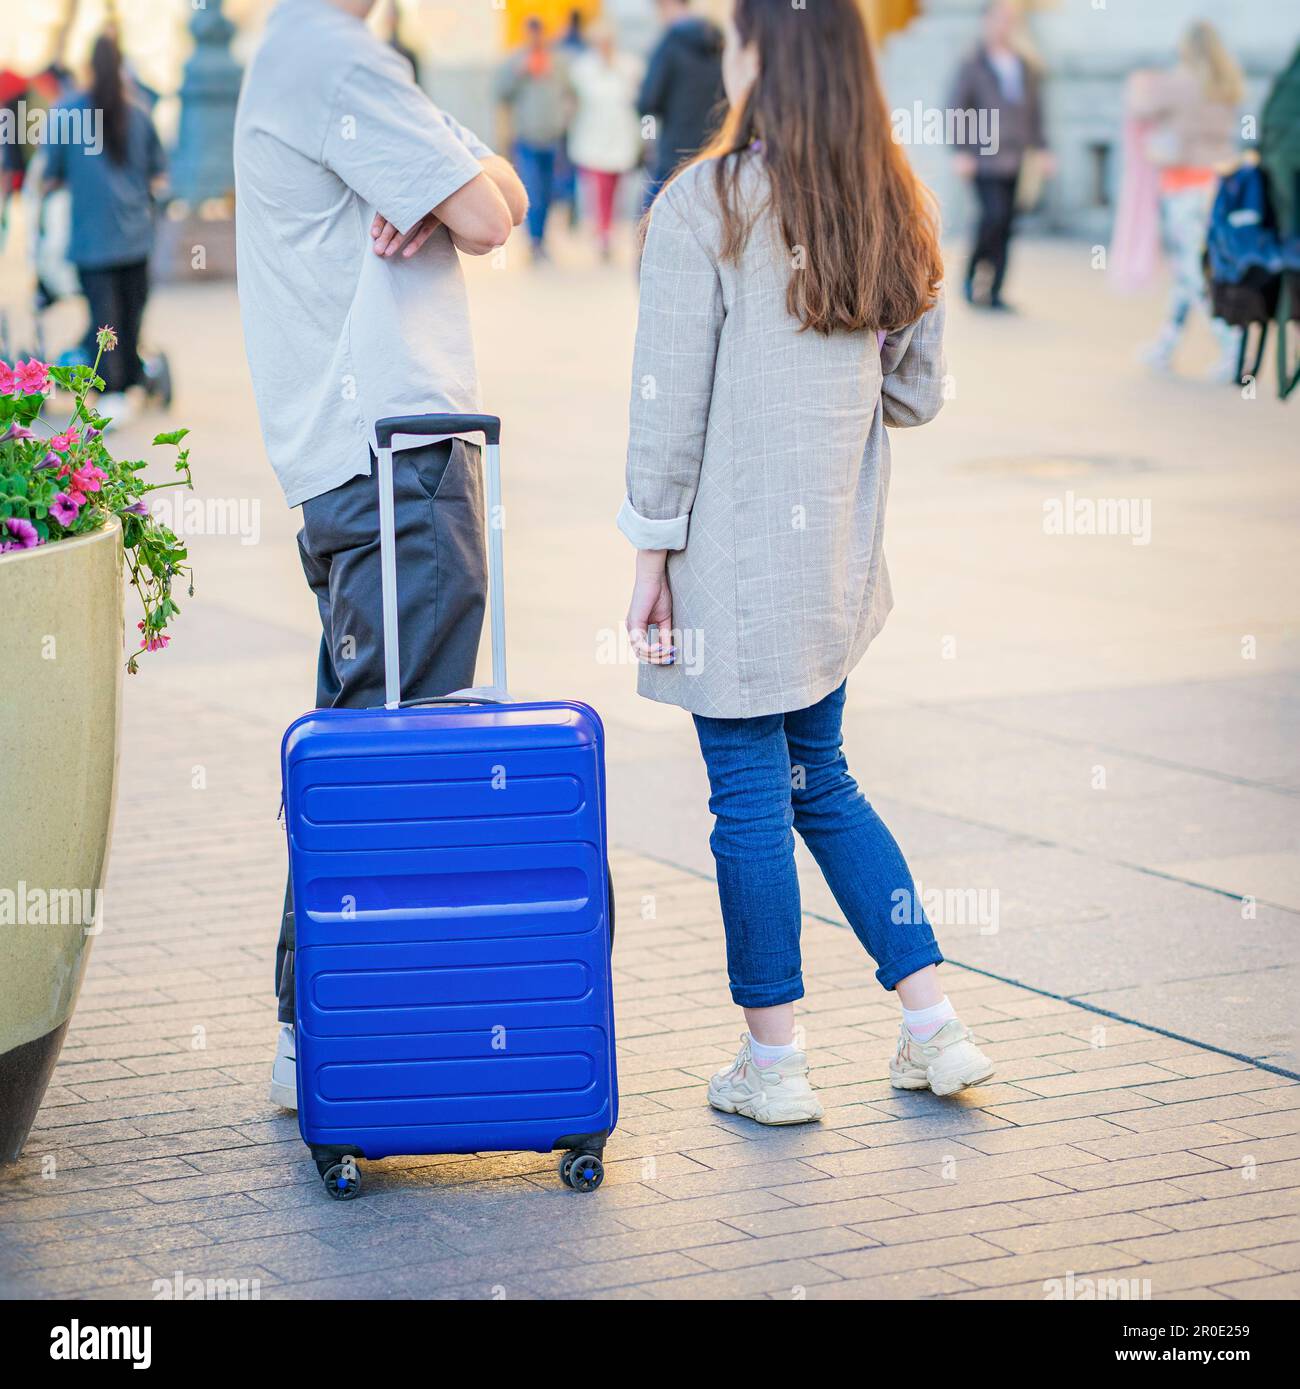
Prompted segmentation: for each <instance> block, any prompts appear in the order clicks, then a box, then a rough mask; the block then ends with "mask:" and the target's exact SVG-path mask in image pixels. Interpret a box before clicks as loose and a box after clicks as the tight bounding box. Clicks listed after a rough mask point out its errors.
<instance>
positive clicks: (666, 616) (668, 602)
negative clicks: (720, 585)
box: [626, 550, 677, 666]
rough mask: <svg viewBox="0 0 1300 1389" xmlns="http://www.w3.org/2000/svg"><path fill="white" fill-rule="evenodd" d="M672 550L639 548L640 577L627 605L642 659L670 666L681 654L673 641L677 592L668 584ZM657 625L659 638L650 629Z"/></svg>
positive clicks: (630, 632)
mask: <svg viewBox="0 0 1300 1389" xmlns="http://www.w3.org/2000/svg"><path fill="white" fill-rule="evenodd" d="M667 561H668V552H667V551H666V550H638V551H637V553H636V581H635V583H633V585H632V601H631V602H630V603H629V604H628V608H627V618H626V623H627V635H628V639H629V640H630V641H631V643H632V651H633V653H634V654H635V656H636V658H637V660H638V661H641V662H643V663H645V664H648V665H653V666H670V665H672V663H673V659H674V657H675V656H676V655H677V648H676V647H675V646H674V645H673V644H672V628H673V595H672V593H671V592H670V590H669V588H668V571H667ZM651 627H657V628H658V629H659V630H658V633H657V635H656V637H655V640H654V641H653V642H652V641H651V640H650V632H649V629H650V628H651Z"/></svg>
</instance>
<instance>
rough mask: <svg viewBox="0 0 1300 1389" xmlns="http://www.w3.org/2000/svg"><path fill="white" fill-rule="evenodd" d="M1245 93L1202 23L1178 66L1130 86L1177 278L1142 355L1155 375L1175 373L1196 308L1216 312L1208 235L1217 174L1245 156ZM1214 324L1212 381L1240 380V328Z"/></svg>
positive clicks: (1185, 42) (1138, 77)
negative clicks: (1208, 282)
mask: <svg viewBox="0 0 1300 1389" xmlns="http://www.w3.org/2000/svg"><path fill="white" fill-rule="evenodd" d="M1242 94H1243V84H1242V78H1241V69H1240V68H1239V67H1238V66H1237V63H1236V61H1235V59H1234V58H1233V57H1232V55H1231V54H1230V53H1229V52H1228V50H1227V49H1226V48H1225V47H1224V44H1223V40H1222V39H1221V38H1220V37H1219V35H1218V33H1217V31H1216V30H1215V29H1214V26H1213V25H1211V24H1208V23H1206V22H1205V21H1203V20H1202V21H1198V22H1197V23H1195V24H1193V25H1191V26H1190V27H1189V28H1188V30H1187V31H1186V33H1185V34H1184V35H1183V39H1182V43H1181V45H1180V50H1179V58H1178V62H1177V63H1176V64H1175V65H1174V66H1173V67H1171V68H1168V69H1166V70H1165V71H1162V72H1143V73H1139V74H1135V75H1134V78H1133V80H1132V82H1131V83H1130V87H1129V93H1128V97H1129V109H1130V111H1131V113H1132V114H1133V115H1134V116H1135V117H1136V118H1137V119H1138V120H1140V121H1143V122H1145V123H1146V138H1145V142H1144V149H1145V153H1146V157H1147V159H1148V160H1150V162H1151V163H1152V164H1153V165H1155V166H1156V167H1157V168H1158V169H1159V171H1160V222H1161V228H1162V230H1163V232H1164V239H1165V245H1166V248H1167V255H1168V260H1169V270H1170V274H1171V275H1172V277H1173V283H1172V286H1171V288H1170V293H1169V304H1168V308H1167V310H1166V313H1165V321H1164V325H1163V327H1162V328H1161V330H1160V333H1159V335H1158V336H1157V337H1156V339H1155V341H1154V342H1153V343H1151V345H1150V346H1149V347H1147V348H1146V349H1145V351H1144V352H1143V354H1142V356H1143V360H1144V361H1145V362H1146V363H1147V365H1148V366H1150V367H1152V368H1153V369H1154V370H1156V371H1168V370H1169V368H1170V365H1171V362H1172V359H1173V355H1174V351H1175V349H1176V348H1177V346H1178V342H1179V339H1180V338H1181V336H1182V332H1183V329H1184V327H1185V326H1186V324H1187V319H1188V316H1189V314H1190V313H1191V311H1192V308H1193V307H1194V306H1196V305H1198V304H1199V305H1200V306H1201V307H1202V308H1204V309H1205V311H1206V314H1207V315H1208V314H1209V307H1208V301H1207V299H1206V293H1205V274H1204V270H1203V268H1202V263H1201V262H1202V256H1203V254H1204V251H1205V231H1206V225H1207V223H1208V220H1209V215H1210V206H1211V204H1212V203H1213V201H1214V190H1215V186H1216V179H1217V176H1218V174H1219V173H1221V172H1223V171H1224V170H1225V169H1226V168H1227V167H1228V166H1229V165H1231V164H1232V163H1234V162H1235V161H1236V159H1237V156H1238V146H1239V140H1238V134H1239V127H1238V124H1237V110H1238V107H1239V106H1240V104H1241V99H1242ZM1210 327H1211V329H1212V330H1213V333H1214V337H1215V341H1216V342H1217V344H1218V348H1219V358H1218V361H1217V362H1216V363H1215V365H1214V367H1213V368H1212V369H1211V371H1210V378H1211V379H1212V380H1215V381H1231V380H1235V379H1236V374H1237V356H1238V349H1239V347H1240V339H1239V336H1238V335H1239V330H1238V329H1236V328H1232V327H1230V326H1229V325H1228V324H1227V323H1224V322H1223V320H1222V319H1217V318H1211V319H1210Z"/></svg>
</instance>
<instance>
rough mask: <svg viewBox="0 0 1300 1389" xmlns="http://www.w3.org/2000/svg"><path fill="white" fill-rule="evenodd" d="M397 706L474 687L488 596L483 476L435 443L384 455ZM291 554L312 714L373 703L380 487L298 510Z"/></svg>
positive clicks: (462, 453) (348, 491) (289, 897)
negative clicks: (304, 620) (316, 650)
mask: <svg viewBox="0 0 1300 1389" xmlns="http://www.w3.org/2000/svg"><path fill="white" fill-rule="evenodd" d="M393 509H394V522H395V530H396V535H397V613H398V633H399V637H400V641H399V648H400V652H401V667H402V698H403V699H428V698H432V697H434V696H437V695H445V694H450V693H451V691H452V690H460V689H464V688H466V687H467V686H469V685H472V684H473V683H474V665H475V660H476V658H477V656H478V644H479V636H480V634H481V632H482V629H483V613H484V609H485V606H486V593H487V554H486V545H485V539H484V529H485V528H484V512H483V474H482V470H481V468H480V467H479V449H478V445H477V444H467V443H465V442H464V441H463V440H460V439H446V440H443V441H442V442H441V443H437V444H426V445H424V446H422V447H420V448H415V449H404V450H402V451H401V452H399V453H395V454H394V455H393ZM298 551H299V554H300V555H301V557H302V567H303V572H304V573H305V574H306V575H307V582H308V583H309V584H310V585H311V588H312V592H313V593H314V594H315V595H316V603H317V605H318V606H319V608H320V622H321V642H320V658H319V661H318V663H317V667H316V707H317V708H318V709H364V708H371V707H374V706H377V705H381V704H383V702H384V629H383V606H382V603H381V600H380V591H381V590H380V575H379V488H378V479H377V469H376V468H375V466H374V458H373V455H372V457H371V470H370V475H369V476H363V475H358V476H357V477H354V478H351V479H349V480H348V481H347V482H345V483H344V484H343V485H342V486H341V487H336V488H334V490H333V491H332V492H326V493H324V494H323V495H322V496H319V497H313V498H312V499H311V500H310V501H307V502H304V503H303V508H302V529H301V530H300V531H299V532H298ZM293 952H294V920H293V885H292V883H291V882H286V884H285V889H284V911H283V913H282V915H281V918H280V940H279V943H278V944H277V946H276V951H275V987H276V994H277V996H278V998H279V1002H280V1010H279V1018H280V1021H281V1022H290V1023H291V1022H293V1020H294V1016H293Z"/></svg>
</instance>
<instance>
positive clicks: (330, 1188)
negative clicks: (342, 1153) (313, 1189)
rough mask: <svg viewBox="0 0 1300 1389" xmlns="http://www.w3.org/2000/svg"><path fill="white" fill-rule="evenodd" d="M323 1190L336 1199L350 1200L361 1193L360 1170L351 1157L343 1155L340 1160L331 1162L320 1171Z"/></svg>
mask: <svg viewBox="0 0 1300 1389" xmlns="http://www.w3.org/2000/svg"><path fill="white" fill-rule="evenodd" d="M321 1181H323V1182H324V1183H325V1190H326V1191H327V1192H329V1194H330V1195H331V1196H332V1197H333V1198H334V1200H336V1201H352V1200H354V1199H355V1198H356V1197H358V1196H360V1195H361V1172H360V1170H359V1169H358V1167H357V1161H356V1159H355V1158H353V1157H345V1158H344V1159H343V1161H342V1162H335V1163H331V1164H330V1166H329V1167H327V1168H325V1169H324V1171H322V1172H321Z"/></svg>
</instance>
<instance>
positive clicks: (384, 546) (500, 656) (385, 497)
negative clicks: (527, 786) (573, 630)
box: [375, 415, 509, 709]
mask: <svg viewBox="0 0 1300 1389" xmlns="http://www.w3.org/2000/svg"><path fill="white" fill-rule="evenodd" d="M395 434H419V435H426V436H427V435H446V434H482V435H483V438H484V440H485V442H486V445H487V446H486V448H485V449H484V450H483V454H484V460H483V461H484V466H485V470H486V474H487V552H488V612H489V615H490V618H491V625H492V687H491V688H492V689H493V690H499V691H501V694H502V696H503V699H502V701H499V702H505V701H506V700H508V699H509V696H508V695H507V694H506V603H505V560H504V557H503V555H502V546H501V528H502V525H503V524H504V516H503V514H502V510H501V420H500V419H499V418H498V416H496V415H390V416H388V417H387V418H386V419H382V420H377V421H376V422H375V444H376V446H377V457H378V460H379V573H380V584H381V591H382V595H383V610H384V708H385V709H398V708H400V707H401V705H402V677H401V658H400V651H399V646H398V635H397V538H396V535H395V534H394V531H395V525H394V520H393V436H394V435H395ZM430 702H431V701H430ZM449 702H451V703H455V704H462V703H469V702H471V701H469V700H460V699H457V700H452V701H449ZM484 702H487V703H491V702H494V701H491V700H488V701H484Z"/></svg>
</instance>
